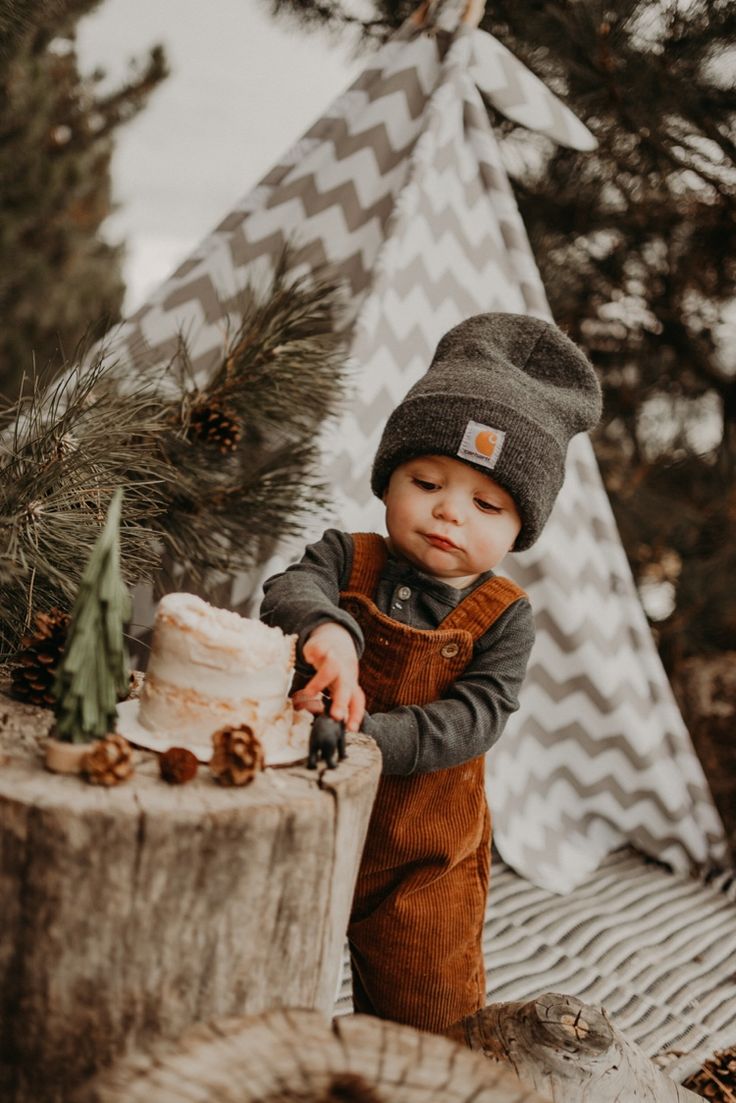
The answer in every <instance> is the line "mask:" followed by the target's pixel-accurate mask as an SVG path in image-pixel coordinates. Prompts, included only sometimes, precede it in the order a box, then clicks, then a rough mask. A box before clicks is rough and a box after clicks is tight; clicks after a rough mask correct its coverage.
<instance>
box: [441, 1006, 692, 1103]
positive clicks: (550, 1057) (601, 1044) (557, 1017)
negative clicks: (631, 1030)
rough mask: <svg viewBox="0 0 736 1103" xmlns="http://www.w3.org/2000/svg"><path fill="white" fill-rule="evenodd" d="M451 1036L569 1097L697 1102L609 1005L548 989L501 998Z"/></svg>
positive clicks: (572, 1102)
mask: <svg viewBox="0 0 736 1103" xmlns="http://www.w3.org/2000/svg"><path fill="white" fill-rule="evenodd" d="M447 1036H448V1037H450V1038H452V1039H454V1040H455V1041H457V1042H463V1043H465V1044H466V1045H467V1046H469V1047H470V1048H471V1049H473V1050H478V1051H480V1052H481V1053H483V1054H485V1055H486V1056H487V1057H490V1058H493V1059H494V1060H497V1061H504V1062H509V1063H511V1065H512V1066H513V1068H514V1069H515V1070H516V1072H517V1073H518V1074H519V1076H520V1077H521V1078H522V1079H523V1080H526V1081H527V1082H529V1083H530V1084H533V1085H534V1087H535V1088H536V1089H537V1090H538V1091H540V1092H542V1093H547V1095H548V1096H549V1097H550V1098H552V1099H560V1100H562V1099H564V1100H565V1103H621V1101H623V1100H626V1103H634V1101H636V1103H698V1101H699V1100H700V1099H701V1097H700V1096H699V1095H695V1094H694V1092H691V1091H689V1090H688V1089H687V1088H683V1087H682V1086H681V1085H680V1084H676V1083H675V1081H674V1080H671V1079H670V1077H669V1076H667V1075H666V1074H665V1073H663V1072H662V1071H661V1070H660V1069H659V1068H657V1066H656V1065H655V1064H654V1062H653V1061H650V1059H649V1058H648V1057H647V1056H646V1054H645V1053H643V1052H642V1050H641V1049H640V1048H639V1046H637V1045H636V1044H635V1043H634V1042H630V1041H629V1040H628V1038H626V1037H625V1036H624V1035H623V1034H622V1033H621V1031H620V1030H617V1029H616V1027H615V1026H614V1025H613V1024H612V1023H611V1021H610V1019H609V1018H608V1015H607V1014H606V1012H605V1010H604V1009H602V1008H597V1007H590V1006H588V1005H587V1004H584V1003H582V1002H581V1001H580V1000H578V999H576V998H575V997H574V996H565V995H560V994H559V993H557V992H547V993H545V994H544V995H542V996H538V997H537V998H536V999H534V1000H529V1002H528V1003H494V1004H490V1005H489V1006H488V1007H484V1008H482V1009H481V1010H480V1011H477V1012H476V1013H475V1014H474V1015H468V1016H467V1018H465V1019H463V1020H462V1021H461V1022H459V1023H457V1024H455V1026H453V1027H451V1028H450V1029H449V1030H448V1031H447Z"/></svg>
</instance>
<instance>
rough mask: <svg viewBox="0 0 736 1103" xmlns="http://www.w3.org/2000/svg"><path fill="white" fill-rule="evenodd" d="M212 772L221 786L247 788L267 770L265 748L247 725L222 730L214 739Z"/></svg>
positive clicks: (211, 762) (211, 761)
mask: <svg viewBox="0 0 736 1103" xmlns="http://www.w3.org/2000/svg"><path fill="white" fill-rule="evenodd" d="M212 745H213V747H214V753H213V755H212V758H211V759H210V770H211V771H212V773H213V774H214V776H215V777H216V778H217V780H218V781H219V782H220V784H221V785H247V784H248V783H249V782H251V781H252V780H253V778H254V777H255V776H256V774H257V773H258V771H259V770H262V769H263V747H262V746H261V741H260V739H258V737H257V736H256V735H254V734H253V729H252V728H249V727H248V725H247V724H240V725H238V727H234V728H220V730H219V731H216V732H215V733H214V735H213V736H212Z"/></svg>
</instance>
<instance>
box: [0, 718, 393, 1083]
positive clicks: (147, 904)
mask: <svg viewBox="0 0 736 1103" xmlns="http://www.w3.org/2000/svg"><path fill="white" fill-rule="evenodd" d="M50 722H51V715H50V713H48V712H46V711H44V710H40V709H34V708H32V707H29V706H26V705H20V704H18V703H16V702H14V701H11V700H10V699H8V698H5V697H2V698H0V754H2V759H3V761H2V767H0V901H1V907H2V922H0V1022H1V1023H2V1026H1V1027H0V1098H1V1099H2V1100H3V1101H4V1103H26V1101H30V1100H32V1101H33V1103H55V1101H57V1100H62V1099H66V1098H67V1094H68V1091H69V1088H70V1086H71V1085H74V1084H77V1083H79V1082H80V1081H81V1080H83V1079H85V1078H86V1077H88V1076H89V1075H90V1074H91V1073H92V1072H93V1071H94V1070H96V1069H98V1068H101V1067H103V1066H105V1065H107V1064H109V1062H110V1061H111V1060H112V1059H113V1058H114V1057H116V1056H117V1055H118V1054H119V1053H121V1052H122V1051H124V1050H125V1049H126V1048H127V1047H135V1046H137V1045H138V1044H139V1043H141V1042H143V1041H145V1040H150V1039H151V1038H154V1037H156V1036H162V1037H169V1038H175V1037H179V1036H180V1035H181V1033H182V1032H183V1031H184V1030H185V1029H186V1028H187V1027H189V1026H191V1025H192V1024H193V1023H196V1022H200V1021H207V1020H209V1019H212V1018H215V1017H218V1016H222V1015H242V1014H250V1013H258V1012H261V1011H264V1010H267V1009H270V1008H274V1007H288V1006H302V1007H308V1008H315V1009H318V1010H321V1012H322V1013H323V1014H324V1016H325V1017H326V1018H327V1017H329V1015H330V1014H331V1011H332V1005H333V999H334V993H335V990H336V986H337V981H338V977H339V970H340V964H341V955H342V947H343V943H344V936H345V929H346V926H347V920H348V914H349V910H350V903H351V898H352V893H353V888H354V881H355V876H356V873H357V868H358V862H359V856H360V851H361V848H362V844H363V839H364V836H365V831H366V829H367V824H368V818H369V815H370V809H371V805H372V801H373V796H374V792H375V789H376V786H377V783H378V777H379V773H380V754H379V752H378V750H377V748H376V746H375V744H374V743H373V742H372V740H370V739H368V738H367V737H364V736H359V737H356V738H353V739H351V740H350V741H349V745H348V757H347V759H346V760H345V761H344V762H343V763H341V764H340V766H339V767H338V768H337V769H336V770H329V771H327V770H325V771H320V772H319V773H317V772H315V771H309V770H306V769H304V768H300V767H288V768H283V769H278V770H270V771H265V772H264V773H263V774H260V775H259V776H258V777H257V778H256V780H255V781H254V782H253V783H252V784H251V785H249V786H248V787H246V788H236V789H229V788H224V787H221V786H219V785H217V783H216V782H215V781H214V780H213V779H212V778H211V777H210V775H209V771H208V770H207V768H206V767H200V771H199V775H198V777H197V778H196V779H195V780H194V781H191V782H189V783H188V784H186V785H183V786H168V785H166V784H165V783H164V782H163V781H161V780H160V779H159V776H158V767H157V761H156V756H155V755H151V754H143V753H140V754H139V755H138V756H137V758H138V761H137V765H136V773H135V776H134V778H132V779H131V780H130V781H127V782H125V783H124V784H123V785H120V786H118V787H116V788H113V789H105V788H101V787H98V786H93V785H89V784H88V783H87V782H85V781H83V780H81V779H80V778H77V777H61V776H57V775H53V774H50V773H48V772H47V771H45V770H44V769H43V765H42V746H43V742H44V739H43V737H44V735H45V734H46V731H47V729H48V726H49V724H50Z"/></svg>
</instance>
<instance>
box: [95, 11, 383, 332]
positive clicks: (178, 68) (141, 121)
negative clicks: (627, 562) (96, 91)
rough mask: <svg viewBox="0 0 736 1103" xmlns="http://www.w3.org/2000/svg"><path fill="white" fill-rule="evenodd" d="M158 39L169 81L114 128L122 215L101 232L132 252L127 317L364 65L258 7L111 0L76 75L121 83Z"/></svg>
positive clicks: (329, 42) (128, 266)
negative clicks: (103, 75)
mask: <svg viewBox="0 0 736 1103" xmlns="http://www.w3.org/2000/svg"><path fill="white" fill-rule="evenodd" d="M157 42H161V43H162V44H163V45H164V47H165V48H166V53H167V56H168V60H169V66H170V68H171V76H170V77H169V78H168V79H167V80H166V81H164V83H163V84H162V85H161V86H159V88H158V90H157V91H156V92H154V94H153V95H152V97H151V98H150V100H149V102H148V105H147V106H146V107H145V108H144V110H143V111H142V112H141V114H140V115H139V116H138V117H137V118H136V119H135V120H134V121H133V122H132V123H130V124H129V125H127V126H124V127H121V128H120V130H119V131H118V132H117V138H116V152H115V156H114V160H113V165H112V172H113V187H114V195H115V198H116V201H117V203H118V204H119V209H118V210H117V212H116V213H115V214H114V215H113V216H112V217H111V218H109V219H108V220H107V222H106V223H105V224H104V227H103V232H104V234H105V236H107V237H108V238H109V239H110V240H113V241H119V240H121V239H123V238H124V239H125V240H126V242H127V245H128V257H127V261H126V266H125V279H126V283H127V285H128V294H127V298H126V302H125V312H126V313H129V312H130V311H131V310H133V309H135V308H136V307H137V306H138V305H139V304H140V303H141V302H143V301H144V300H145V297H146V295H147V293H148V292H150V291H151V290H152V289H153V288H154V287H156V286H157V285H158V284H159V283H160V282H161V281H162V280H163V279H165V278H166V277H167V276H168V275H169V274H170V273H171V271H172V270H173V269H174V268H175V267H176V265H177V264H178V263H179V261H181V260H182V259H183V258H184V257H185V256H187V254H188V253H189V252H190V251H191V249H192V248H193V247H194V246H195V245H196V244H197V242H198V241H200V240H201V238H203V237H204V236H205V235H206V234H207V233H208V232H209V231H210V230H211V229H212V228H213V227H214V226H215V225H216V224H217V223H218V222H219V221H220V220H221V218H222V217H223V216H224V215H225V214H227V212H228V211H229V210H230V208H231V207H232V206H233V204H234V203H235V202H236V201H237V200H238V199H239V198H240V197H241V196H243V195H245V193H246V192H247V191H248V190H250V188H251V187H252V186H253V185H254V184H255V183H256V182H257V181H258V179H259V178H260V177H261V176H262V175H263V174H264V173H265V172H267V171H268V169H269V168H270V167H271V165H272V164H273V163H274V162H275V161H276V160H277V159H278V157H279V155H280V154H281V153H282V152H283V151H284V150H285V149H286V148H287V147H288V146H289V145H291V143H292V141H294V140H295V139H296V138H298V137H299V136H300V135H301V134H302V133H303V131H305V130H306V129H307V128H308V126H309V125H310V124H311V123H312V122H313V121H314V120H315V119H316V118H317V117H318V116H319V115H320V114H321V113H322V111H323V109H324V108H325V107H326V106H327V104H328V103H330V101H331V100H332V99H334V98H335V96H337V95H338V94H339V93H340V92H341V91H342V89H343V88H344V87H345V86H346V85H347V84H348V83H350V81H351V80H352V79H354V76H355V75H357V73H358V72H359V71H360V69H361V68H362V67H363V65H364V64H365V62H364V61H362V62H361V61H356V60H355V59H354V58H353V57H352V56H351V53H350V48H349V42H348V41H345V43H344V45H342V46H340V45H339V44H336V43H335V41H334V40H332V39H331V38H330V37H328V36H327V35H326V34H325V33H324V32H310V33H306V32H304V31H302V30H297V29H295V28H294V27H292V26H289V25H283V24H281V23H279V24H276V23H275V22H274V20H273V19H271V17H270V16H269V15H268V14H267V8H266V5H265V4H262V3H260V2H258V0H214V2H213V3H210V4H205V3H202V0H106V2H105V3H103V4H102V5H100V7H99V8H98V9H97V10H96V11H95V12H93V13H92V14H91V15H89V16H87V17H86V18H85V19H83V20H81V21H80V23H79V25H78V41H77V45H78V51H79V57H80V67H81V69H82V71H83V72H88V71H91V70H93V69H95V68H97V67H101V68H103V69H104V70H105V71H106V72H107V73H108V74H109V77H110V79H111V80H112V81H117V80H119V79H120V78H122V77H124V76H125V73H126V71H127V66H128V61H129V60H130V59H131V58H133V57H136V56H137V57H143V56H144V55H145V54H146V52H147V50H148V49H149V47H150V46H152V45H154V44H155V43H157Z"/></svg>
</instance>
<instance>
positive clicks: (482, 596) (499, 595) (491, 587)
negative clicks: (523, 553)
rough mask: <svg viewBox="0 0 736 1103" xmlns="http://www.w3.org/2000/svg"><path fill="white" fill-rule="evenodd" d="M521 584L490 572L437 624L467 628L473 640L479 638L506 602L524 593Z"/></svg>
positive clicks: (524, 594)
mask: <svg viewBox="0 0 736 1103" xmlns="http://www.w3.org/2000/svg"><path fill="white" fill-rule="evenodd" d="M526 596H527V595H526V593H525V591H524V590H522V588H521V586H517V585H516V583H515V582H512V581H511V579H510V578H501V577H499V576H494V577H493V578H489V579H487V580H486V581H485V582H484V583H483V584H482V585H480V586H478V587H477V589H475V590H473V592H472V593H470V594H468V596H467V597H466V598H463V600H462V601H461V602H460V604H459V605H457V606H456V607H455V608H454V609H453V610H452V612H451V613H450V614H449V615H448V616H446V617H445V619H444V620H443V621H442V624H441V625H440V627H441V628H442V629H443V630H444V629H447V628H460V629H463V630H464V631H465V632H469V633H470V635H471V636H472V637H473V641H475V640H479V639H480V637H481V636H482V635H483V633H484V632H487V631H488V629H489V628H490V627H491V625H492V624H494V623H495V621H497V620H498V618H499V617H500V616H501V614H502V613H505V612H506V610H507V609H508V608H509V606H511V605H513V604H514V602H516V601H519V599H520V598H523V597H526Z"/></svg>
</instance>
